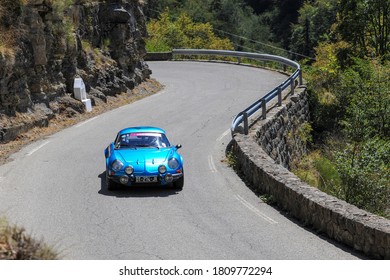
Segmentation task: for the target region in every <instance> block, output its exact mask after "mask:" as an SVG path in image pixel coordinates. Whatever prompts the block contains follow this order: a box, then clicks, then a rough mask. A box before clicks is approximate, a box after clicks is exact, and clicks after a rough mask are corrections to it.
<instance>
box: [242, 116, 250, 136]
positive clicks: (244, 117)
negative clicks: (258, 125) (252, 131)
mask: <svg viewBox="0 0 390 280" xmlns="http://www.w3.org/2000/svg"><path fill="white" fill-rule="evenodd" d="M243 119H244V133H245V135H248V132H249V123H248V113H247V112H244V114H243Z"/></svg>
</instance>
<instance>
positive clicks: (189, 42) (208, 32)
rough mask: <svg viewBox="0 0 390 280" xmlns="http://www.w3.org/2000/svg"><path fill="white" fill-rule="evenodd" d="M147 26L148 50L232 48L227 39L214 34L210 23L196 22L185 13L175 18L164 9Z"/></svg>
mask: <svg viewBox="0 0 390 280" xmlns="http://www.w3.org/2000/svg"><path fill="white" fill-rule="evenodd" d="M147 28H148V33H149V38H148V39H147V40H146V48H147V50H148V51H150V52H154V51H170V50H172V49H173V48H197V49H222V50H233V49H234V48H233V45H232V43H231V42H230V41H229V40H228V39H223V38H219V37H217V36H216V35H215V33H214V31H213V27H212V25H211V24H210V23H196V22H194V21H193V20H192V18H191V17H190V16H189V15H187V14H186V13H182V14H180V15H179V17H178V18H177V19H176V20H175V19H173V18H171V17H170V15H169V10H166V11H165V12H164V13H162V14H161V15H160V17H159V19H157V20H151V21H150V22H149V23H148V24H147Z"/></svg>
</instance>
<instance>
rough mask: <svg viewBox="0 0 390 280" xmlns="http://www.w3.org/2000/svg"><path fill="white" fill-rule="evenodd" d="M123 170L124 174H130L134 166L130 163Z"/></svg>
mask: <svg viewBox="0 0 390 280" xmlns="http://www.w3.org/2000/svg"><path fill="white" fill-rule="evenodd" d="M125 172H126V174H128V175H131V174H133V172H134V168H133V167H132V166H131V165H129V166H128V167H126V169H125Z"/></svg>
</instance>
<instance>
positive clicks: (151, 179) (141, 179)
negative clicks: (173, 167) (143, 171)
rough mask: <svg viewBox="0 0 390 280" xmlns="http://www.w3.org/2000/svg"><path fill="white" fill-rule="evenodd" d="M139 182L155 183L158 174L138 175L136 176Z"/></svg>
mask: <svg viewBox="0 0 390 280" xmlns="http://www.w3.org/2000/svg"><path fill="white" fill-rule="evenodd" d="M135 179H136V182H137V183H154V182H157V176H137V177H135Z"/></svg>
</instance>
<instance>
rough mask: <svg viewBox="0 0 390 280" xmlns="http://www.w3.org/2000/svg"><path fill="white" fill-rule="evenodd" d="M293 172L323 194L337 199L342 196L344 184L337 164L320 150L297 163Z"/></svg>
mask: <svg viewBox="0 0 390 280" xmlns="http://www.w3.org/2000/svg"><path fill="white" fill-rule="evenodd" d="M292 172H293V173H294V174H295V175H297V176H298V177H299V178H300V179H301V180H303V181H305V182H307V183H308V184H310V185H311V186H313V187H316V188H318V189H320V190H321V191H323V192H326V193H328V194H330V195H333V196H336V197H340V196H341V195H342V187H341V186H342V184H341V179H340V175H339V173H338V171H337V168H336V164H335V163H334V162H333V161H332V160H331V159H329V158H328V157H327V156H326V155H325V154H324V153H323V152H322V151H320V150H314V151H312V152H310V153H309V154H308V155H306V156H305V157H303V158H302V160H301V161H299V162H296V163H295V166H294V168H293V170H292Z"/></svg>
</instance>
